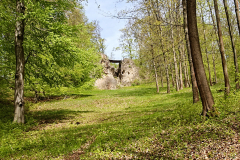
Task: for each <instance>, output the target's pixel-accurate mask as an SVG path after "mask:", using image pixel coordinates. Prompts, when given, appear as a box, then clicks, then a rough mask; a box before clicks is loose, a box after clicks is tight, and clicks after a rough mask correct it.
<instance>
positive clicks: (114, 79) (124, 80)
mask: <svg viewBox="0 0 240 160" xmlns="http://www.w3.org/2000/svg"><path fill="white" fill-rule="evenodd" d="M101 56H102V60H101V64H102V66H103V71H104V75H103V77H102V78H100V79H97V80H96V82H95V86H96V87H97V88H99V89H117V87H118V86H131V84H132V82H133V81H134V80H136V79H139V73H138V71H139V69H138V67H136V65H135V64H134V62H133V60H131V59H124V60H123V61H121V64H120V65H119V67H120V68H117V69H115V68H114V67H112V66H111V65H110V61H109V59H108V58H107V56H106V55H105V54H101Z"/></svg>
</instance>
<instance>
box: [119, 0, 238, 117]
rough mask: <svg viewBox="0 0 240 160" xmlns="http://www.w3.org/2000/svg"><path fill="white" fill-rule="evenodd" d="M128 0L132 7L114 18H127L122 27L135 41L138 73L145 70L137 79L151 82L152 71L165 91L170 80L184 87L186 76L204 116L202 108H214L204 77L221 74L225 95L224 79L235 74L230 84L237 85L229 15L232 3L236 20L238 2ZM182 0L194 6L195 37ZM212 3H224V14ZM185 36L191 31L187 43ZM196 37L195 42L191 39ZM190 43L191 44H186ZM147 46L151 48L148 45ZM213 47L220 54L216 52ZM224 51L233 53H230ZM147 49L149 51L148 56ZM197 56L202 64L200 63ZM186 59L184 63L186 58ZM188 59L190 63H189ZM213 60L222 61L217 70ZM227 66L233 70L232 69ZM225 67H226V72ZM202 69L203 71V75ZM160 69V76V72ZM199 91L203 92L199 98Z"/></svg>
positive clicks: (215, 79)
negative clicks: (198, 31)
mask: <svg viewBox="0 0 240 160" xmlns="http://www.w3.org/2000/svg"><path fill="white" fill-rule="evenodd" d="M130 2H131V3H132V5H133V6H134V7H133V9H132V10H125V11H122V12H120V13H119V14H118V17H119V18H127V19H130V20H129V23H128V24H127V26H126V28H125V29H124V30H125V31H126V32H128V33H131V34H132V35H129V37H134V40H133V42H134V46H139V47H137V48H136V49H137V50H136V57H137V61H138V64H139V66H140V68H142V72H145V74H143V75H142V76H143V78H146V79H151V80H153V79H154V81H155V79H156V75H158V76H157V77H159V78H158V79H160V80H161V83H163V82H166V83H167V91H166V92H167V93H170V81H172V86H174V87H176V91H178V90H181V89H182V88H183V87H188V85H187V84H188V83H189V79H188V77H189V76H190V77H191V79H190V81H191V82H192V83H191V84H192V91H193V102H194V103H195V102H197V101H199V95H198V90H199V92H200V96H201V100H202V103H203V115H204V116H206V114H207V112H208V111H214V108H213V104H214V100H213V97H212V94H211V90H210V89H209V86H208V83H206V82H209V84H210V85H214V84H216V83H217V82H219V81H220V80H221V79H224V83H225V86H224V90H225V92H224V93H225V95H226V96H227V95H228V94H229V92H230V79H231V78H232V77H235V78H234V79H235V83H236V89H238V81H239V80H238V79H239V78H238V63H237V62H238V60H237V58H235V57H237V50H238V48H239V46H238V45H236V46H235V45H234V37H235V35H236V30H237V29H238V28H237V27H238V26H239V25H238V24H239V23H238V22H237V23H236V22H235V21H234V19H233V18H232V19H231V17H233V11H234V8H235V11H236V16H237V18H236V19H237V20H239V9H238V2H236V1H234V3H233V2H229V4H230V5H231V7H228V6H227V0H226V1H225V0H223V2H224V3H222V4H221V3H219V4H217V1H216V0H208V1H207V2H204V1H200V0H197V3H196V2H193V1H186V0H182V1H177V0H167V1H159V0H136V1H130ZM187 4H188V5H192V6H193V7H194V6H195V5H198V7H196V17H195V18H196V23H197V26H198V30H200V32H201V33H202V34H200V35H199V37H197V34H196V33H197V28H196V26H195V28H194V26H192V25H193V24H194V25H196V24H195V21H193V19H191V20H192V21H191V24H190V25H189V24H188V23H189V22H188V21H187V19H188V16H187ZM213 6H214V7H213ZM224 6H226V7H224ZM218 7H221V8H223V7H224V8H225V13H226V14H225V13H224V12H220V11H219V10H218ZM228 8H229V9H228ZM213 10H214V11H215V12H213ZM191 13H193V10H191ZM225 15H226V16H225ZM220 16H221V18H220ZM189 20H190V19H189ZM216 23H217V24H216ZM232 23H236V24H232ZM222 25H223V26H224V27H222ZM188 27H193V28H191V29H190V28H188ZM226 29H228V30H226ZM189 30H191V31H189ZM126 32H124V34H125V33H126ZM190 32H191V33H190ZM188 35H189V36H190V35H191V36H192V38H191V39H192V42H189V37H188ZM182 37H184V38H182ZM198 38H199V42H197V39H198ZM190 43H191V46H193V47H191V49H190V45H189V44H190ZM151 45H152V47H149V46H151ZM200 46H202V47H200ZM230 46H231V47H230ZM234 46H235V47H234ZM192 49H194V53H191V52H192V51H193V50H192ZM201 49H203V50H201ZM191 50H192V51H191ZM235 50H236V52H235ZM152 51H154V52H152ZM218 51H219V52H220V55H221V56H218V54H217V53H218ZM230 52H233V53H234V54H230ZM151 53H154V56H153V54H151ZM192 54H193V55H192ZM150 55H151V56H150ZM196 55H197V56H196ZM192 56H195V60H193V57H192ZM196 57H197V58H196ZM201 59H202V62H203V63H202V64H200V61H201ZM153 60H154V63H153ZM187 61H188V63H186V62H187ZM194 61H195V64H194V63H192V62H194ZM227 63H228V64H227ZM154 64H156V65H154ZM186 64H188V65H186ZM219 64H222V65H221V68H222V71H221V70H220V65H219ZM163 66H164V67H163ZM193 66H194V67H193ZM197 66H198V68H197V69H196V67H197ZM199 67H200V68H201V69H199ZM233 67H234V69H232V68H233ZM227 68H231V70H230V72H228V69H227ZM189 70H190V71H189ZM196 70H197V71H196ZM205 70H206V72H208V75H205ZM156 71H157V72H156ZM196 72H198V73H196ZM164 74H165V75H166V76H163V75H164ZM195 74H198V75H195ZM204 75H205V76H204ZM212 75H214V76H212ZM144 76H145V77H144ZM195 76H196V77H197V76H198V77H200V78H197V79H198V80H197V81H196V78H195ZM183 78H184V79H183ZM203 79H204V80H203ZM157 81H158V80H156V84H157ZM183 82H184V85H183ZM197 82H198V83H199V84H198V83H197ZM200 88H201V91H200ZM203 95H205V97H202V96H203Z"/></svg>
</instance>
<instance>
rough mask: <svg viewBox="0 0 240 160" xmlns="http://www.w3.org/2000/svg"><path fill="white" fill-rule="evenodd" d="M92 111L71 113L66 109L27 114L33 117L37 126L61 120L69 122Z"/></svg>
mask: <svg viewBox="0 0 240 160" xmlns="http://www.w3.org/2000/svg"><path fill="white" fill-rule="evenodd" d="M91 112H93V111H72V110H68V109H52V110H43V111H34V112H29V113H28V115H29V116H31V117H34V119H35V120H36V121H37V122H38V123H39V124H48V123H54V122H58V121H61V120H69V119H72V118H74V117H75V116H77V115H79V114H81V113H91Z"/></svg>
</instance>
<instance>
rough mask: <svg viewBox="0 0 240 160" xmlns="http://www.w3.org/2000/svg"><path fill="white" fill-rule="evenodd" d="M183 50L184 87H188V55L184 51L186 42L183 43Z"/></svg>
mask: <svg viewBox="0 0 240 160" xmlns="http://www.w3.org/2000/svg"><path fill="white" fill-rule="evenodd" d="M182 52H183V64H184V87H185V88H187V87H188V75H187V63H186V55H185V52H184V44H182Z"/></svg>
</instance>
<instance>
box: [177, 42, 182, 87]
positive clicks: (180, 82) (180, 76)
mask: <svg viewBox="0 0 240 160" xmlns="http://www.w3.org/2000/svg"><path fill="white" fill-rule="evenodd" d="M178 49H179V54H180V55H179V57H180V58H179V89H180V90H182V89H183V76H182V64H183V61H182V59H183V56H182V55H183V53H182V50H181V45H180V46H179V48H178Z"/></svg>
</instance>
